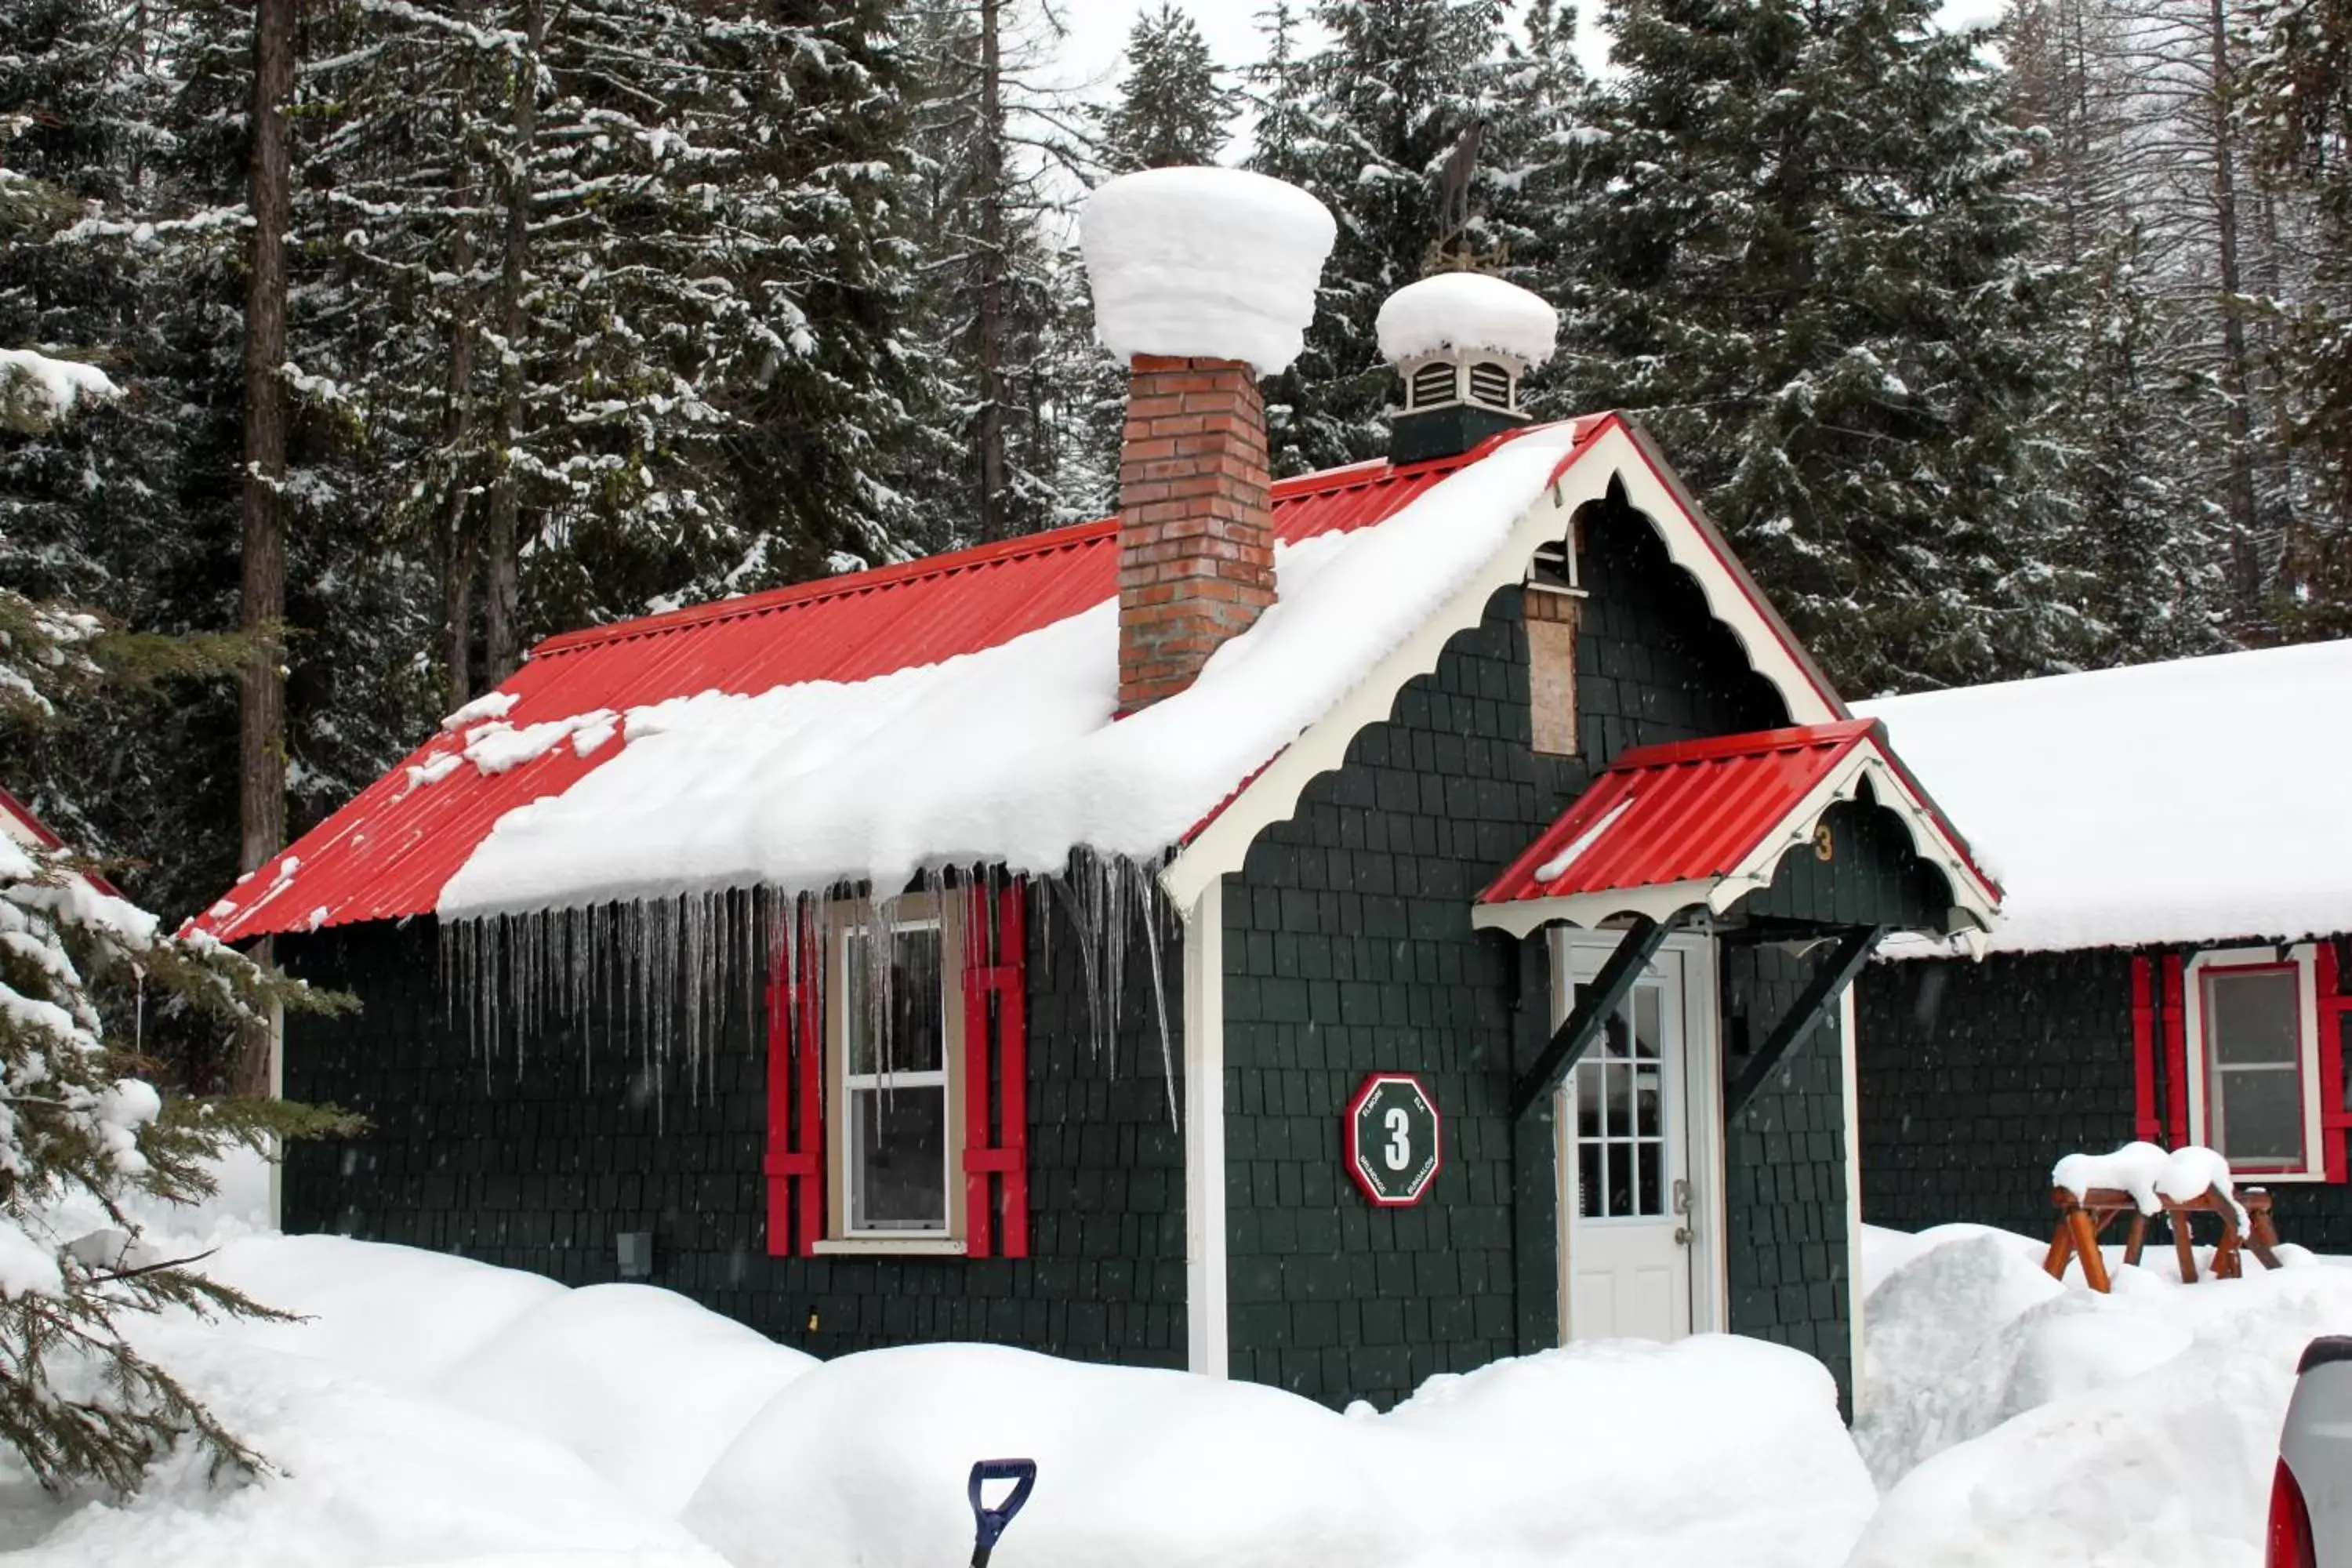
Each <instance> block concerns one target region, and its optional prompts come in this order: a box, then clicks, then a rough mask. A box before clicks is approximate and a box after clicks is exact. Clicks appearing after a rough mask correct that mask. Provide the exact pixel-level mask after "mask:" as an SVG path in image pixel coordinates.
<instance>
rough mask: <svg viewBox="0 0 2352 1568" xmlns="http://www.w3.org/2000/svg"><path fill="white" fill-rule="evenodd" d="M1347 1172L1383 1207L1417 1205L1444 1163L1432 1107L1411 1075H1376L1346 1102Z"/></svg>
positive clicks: (1441, 1134) (1439, 1128) (1432, 1102)
mask: <svg viewBox="0 0 2352 1568" xmlns="http://www.w3.org/2000/svg"><path fill="white" fill-rule="evenodd" d="M1344 1127H1345V1132H1346V1141H1347V1155H1348V1173H1349V1175H1350V1176H1352V1177H1354V1178H1355V1182H1356V1185H1358V1186H1359V1187H1360V1188H1362V1189H1363V1193H1364V1195H1365V1196H1366V1197H1368V1198H1370V1199H1371V1200H1372V1202H1374V1203H1376V1204H1378V1205H1381V1207H1383V1208H1401V1207H1402V1206H1404V1205H1408V1204H1417V1203H1419V1202H1420V1201H1421V1200H1422V1198H1423V1196H1424V1195H1425V1194H1427V1193H1428V1191H1429V1187H1430V1184H1431V1183H1432V1182H1433V1181H1435V1180H1436V1179H1437V1173H1438V1171H1439V1169H1440V1168H1441V1166H1442V1165H1443V1163H1444V1147H1443V1145H1444V1132H1443V1129H1442V1125H1441V1119H1440V1118H1439V1116H1438V1114H1437V1102H1436V1101H1435V1100H1432V1099H1431V1098H1430V1095H1429V1091H1428V1090H1427V1089H1424V1088H1423V1087H1422V1084H1421V1080H1420V1079H1416V1078H1414V1077H1413V1076H1412V1074H1410V1073H1395V1072H1376V1073H1374V1074H1372V1075H1371V1076H1370V1078H1368V1079H1364V1081H1363V1084H1362V1086H1361V1087H1360V1088H1359V1089H1357V1090H1356V1096H1355V1098H1354V1099H1353V1100H1350V1101H1349V1103H1348V1111H1347V1116H1346V1119H1345V1122H1344Z"/></svg>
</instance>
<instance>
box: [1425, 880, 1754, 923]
mask: <svg viewBox="0 0 2352 1568" xmlns="http://www.w3.org/2000/svg"><path fill="white" fill-rule="evenodd" d="M1718 885H1719V884H1717V882H1716V881H1715V880H1714V879H1707V880H1705V881H1696V882H1653V883H1652V884H1650V885H1649V886H1648V887H1646V888H1611V889H1604V890H1602V891H1601V892H1598V893H1569V894H1566V895H1564V896H1562V897H1560V898H1557V899H1520V900H1517V901H1516V902H1513V903H1507V904H1473V905H1472V906H1471V907H1470V924H1471V926H1472V927H1473V929H1475V930H1478V931H1508V932H1509V933H1510V934H1511V935H1513V936H1519V937H1523V936H1527V935H1528V934H1530V933H1531V932H1533V931H1535V930H1536V929H1537V928H1538V926H1546V925H1552V924H1563V925H1572V926H1581V927H1583V928H1584V929H1585V930H1586V931H1599V930H1601V928H1602V927H1603V926H1605V925H1607V924H1608V923H1609V922H1610V921H1612V920H1615V919H1617V918H1618V917H1619V916H1621V915H1646V916H1647V917H1649V918H1650V919H1651V920H1654V921H1657V922H1658V923H1659V924H1661V925H1664V923H1665V922H1666V921H1668V920H1670V919H1672V918H1673V917H1674V916H1675V915H1677V914H1680V913H1681V912H1682V911H1683V910H1687V909H1693V908H1696V907H1697V906H1700V905H1703V904H1706V902H1707V900H1709V899H1710V898H1711V897H1712V896H1713V895H1714V893H1715V891H1716V889H1717V886H1718Z"/></svg>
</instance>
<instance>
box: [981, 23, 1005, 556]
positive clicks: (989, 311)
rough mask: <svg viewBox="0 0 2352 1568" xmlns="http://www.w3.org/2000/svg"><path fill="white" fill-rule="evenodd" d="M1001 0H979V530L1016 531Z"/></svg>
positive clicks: (990, 534) (992, 535) (985, 535)
mask: <svg viewBox="0 0 2352 1568" xmlns="http://www.w3.org/2000/svg"><path fill="white" fill-rule="evenodd" d="M999 6H1000V0H980V148H979V153H980V171H979V173H980V191H979V196H980V312H979V314H980V321H979V328H980V345H979V346H980V431H979V437H980V535H981V537H982V539H1003V538H1004V537H1005V536H1006V535H1008V534H1009V533H1011V532H1012V525H1011V521H1010V520H1009V519H1008V518H1007V516H1006V507H1005V491H1006V489H1008V488H1009V486H1008V482H1007V479H1006V475H1005V467H1006V465H1005V454H1004V405H1005V402H1006V398H1005V393H1004V202H1005V192H1004V82H1003V56H1002V50H1001V39H1000V37H999V31H998V24H999V17H998V10H999Z"/></svg>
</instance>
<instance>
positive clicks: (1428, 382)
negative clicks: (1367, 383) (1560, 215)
mask: <svg viewBox="0 0 2352 1568" xmlns="http://www.w3.org/2000/svg"><path fill="white" fill-rule="evenodd" d="M1378 330H1379V333H1380V340H1381V358H1383V359H1385V360H1387V361H1388V362H1389V363H1391V364H1392V365H1394V366H1396V368H1397V374H1398V375H1399V376H1401V377H1402V378H1403V381H1404V405H1403V406H1402V408H1400V409H1398V410H1396V411H1395V413H1394V415H1393V416H1392V418H1391V423H1390V436H1389V458H1390V459H1391V461H1393V462H1399V463H1412V462H1420V461H1422V460H1423V459H1425V458H1451V457H1456V456H1458V455H1460V454H1461V453H1464V452H1466V451H1468V450H1469V449H1470V448H1471V447H1475V446H1476V445H1477V444H1478V443H1479V442H1481V441H1483V440H1485V439H1486V437H1489V436H1492V435H1494V434H1495V433H1496V432H1497V431H1500V430H1508V429H1513V428H1515V427H1517V426H1521V425H1524V424H1526V423H1527V422H1528V413H1527V411H1526V410H1524V409H1522V408H1521V407H1520V406H1519V378H1520V377H1521V376H1523V375H1525V374H1527V373H1528V371H1531V370H1534V369H1536V368H1537V367H1538V366H1539V365H1541V364H1543V363H1544V362H1545V361H1547V360H1549V359H1550V358H1551V354H1552V348H1553V345H1554V344H1555V343H1557V342H1558V341H1559V312H1558V311H1556V310H1553V309H1552V308H1551V306H1550V305H1549V304H1547V303H1546V302H1545V301H1544V299H1543V297H1542V296H1541V295H1538V294H1531V293H1529V292H1528V290H1527V289H1522V288H1520V287H1519V286H1518V285H1517V284H1516V283H1507V282H1505V281H1504V280H1503V279H1500V278H1496V277H1492V276H1490V275H1488V274H1486V273H1484V272H1441V273H1438V274H1437V275H1436V276H1434V277H1432V278H1424V279H1422V280H1421V281H1420V282H1418V283H1408V284H1407V285H1405V286H1404V287H1403V288H1402V289H1398V290H1397V291H1396V292H1395V293H1393V294H1391V295H1390V296H1389V297H1388V300H1387V302H1386V303H1384V304H1382V305H1381V313H1380V320H1379V322H1378Z"/></svg>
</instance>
